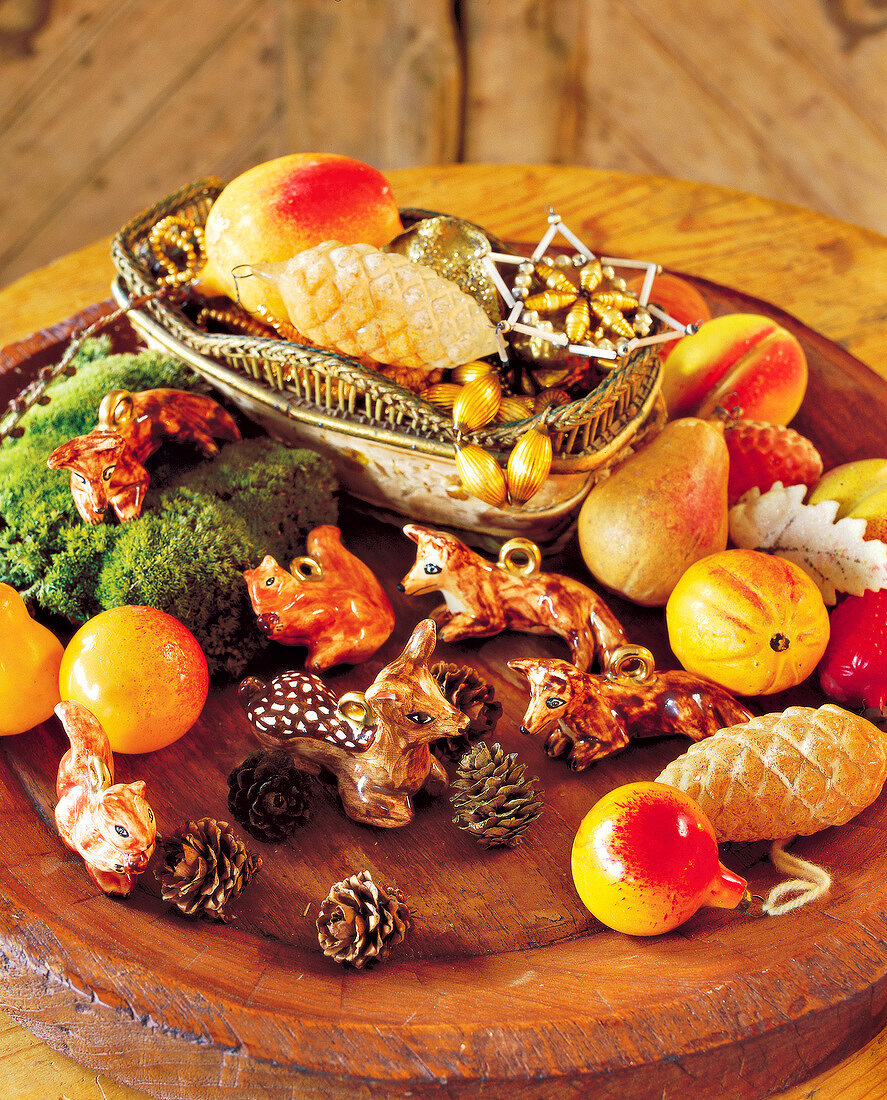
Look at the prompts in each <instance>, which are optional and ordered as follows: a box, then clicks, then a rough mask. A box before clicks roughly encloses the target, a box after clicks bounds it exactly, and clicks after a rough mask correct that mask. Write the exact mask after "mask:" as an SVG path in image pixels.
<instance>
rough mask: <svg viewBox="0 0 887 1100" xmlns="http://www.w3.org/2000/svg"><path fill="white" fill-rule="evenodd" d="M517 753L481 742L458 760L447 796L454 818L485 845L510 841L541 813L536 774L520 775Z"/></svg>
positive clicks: (517, 841) (506, 843)
mask: <svg viewBox="0 0 887 1100" xmlns="http://www.w3.org/2000/svg"><path fill="white" fill-rule="evenodd" d="M524 770H525V765H523V764H518V763H517V753H516V752H512V753H507V754H506V753H505V751H504V750H503V748H502V746H501V745H489V746H488V745H486V744H484V743H483V742H481V743H480V744H479V745H475V747H474V748H473V749H471V750H470V751H469V752H467V753H466V754H465V755H464V756H463V757H462V759H461V761H460V762H459V768H458V771H457V775H456V779H455V780H454V782H453V789H452V794H451V795H450V801H451V802H452V803H453V808H454V809H455V810H456V811H457V813H456V816H455V817H454V818H453V823H454V824H455V825H458V826H459V828H460V829H464V830H465V831H466V832H469V833H471V835H472V836H473V837H474V838H475V840H477V842H478V843H479V844H482V845H483V847H485V848H493V847H499V846H505V845H507V846H510V847H511V846H514V845H515V844H518V843H519V842H520V840H521V839H522V834H523V832H524V830H525V829H527V828H528V827H529V826H530V825H532V824H533V822H534V821H535V820H536V818H537V817H539V815H540V814H541V813H542V806H543V799H542V796H541V794H539V792H538V791H537V790H536V787H535V784H536V783H538V779H537V778H536V777H535V776H534V777H525V776H524Z"/></svg>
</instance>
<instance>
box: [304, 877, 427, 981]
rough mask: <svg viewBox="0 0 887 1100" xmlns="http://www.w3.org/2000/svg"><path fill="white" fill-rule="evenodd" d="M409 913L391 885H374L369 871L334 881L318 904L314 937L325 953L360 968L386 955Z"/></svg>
mask: <svg viewBox="0 0 887 1100" xmlns="http://www.w3.org/2000/svg"><path fill="white" fill-rule="evenodd" d="M411 923H412V917H411V914H410V911H409V909H408V908H407V907H406V905H405V904H404V900H403V894H402V893H401V892H400V890H398V889H397V888H396V887H394V886H377V885H376V884H375V883H374V882H373V880H372V878H371V876H370V873H369V871H361V872H360V874H359V875H352V876H351V877H350V878H346V879H344V880H343V881H342V882H337V883H336V884H335V885H334V886H333V887H332V888H331V890H330V892H329V895H328V896H327V897H326V899H325V900H324V902H323V904H322V905H321V907H320V914H319V916H318V918H317V938H318V940H319V942H320V946H321V947H322V948H323V953H324V955H327V956H328V957H329V958H331V959H335V961H336V962H338V963H343V964H344V963H350V964H351V966H355V967H357V969H358V970H362V969H363V968H364V967H365V966H371V965H373V964H374V963H377V962H382V961H384V960H385V959H387V958H388V956H389V954H390V953H391V948H392V947H393V946H394V945H395V944H396V943H400V941H401V940H402V939H403V938H404V936H405V935H406V933H407V932H408V931H409V928H410V924H411Z"/></svg>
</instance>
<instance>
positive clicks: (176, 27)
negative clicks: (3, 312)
mask: <svg viewBox="0 0 887 1100" xmlns="http://www.w3.org/2000/svg"><path fill="white" fill-rule="evenodd" d="M0 7H2V12H0V145H2V148H3V150H4V154H5V155H4V156H3V158H2V159H0V284H3V283H7V282H9V281H11V280H12V279H15V278H17V277H19V276H21V275H22V274H24V273H26V272H28V271H30V270H31V269H33V268H34V267H35V266H37V265H38V264H43V263H46V262H47V261H49V260H50V259H52V258H53V257H55V256H56V255H58V254H59V253H60V252H68V251H70V250H72V249H74V248H76V247H80V246H82V245H85V244H86V243H87V242H89V241H92V240H94V239H95V238H96V237H99V236H104V235H107V234H109V233H111V232H113V231H114V230H115V229H116V228H117V226H118V225H120V224H122V223H123V222H124V221H126V220H127V219H128V218H129V216H130V214H131V212H132V209H133V207H136V206H147V205H148V204H149V203H150V202H152V201H153V200H154V199H155V197H156V196H157V195H160V194H167V193H170V192H172V191H174V190H176V189H178V188H179V187H180V186H182V185H183V184H184V183H186V182H187V181H188V180H190V179H192V178H197V177H198V176H205V175H210V174H214V175H219V176H222V177H229V176H231V175H233V174H236V173H237V172H239V171H243V170H244V169H246V168H248V167H249V166H250V165H252V164H254V163H256V162H258V161H260V160H264V159H268V158H270V157H272V156H278V155H281V154H283V153H288V152H293V151H296V150H300V149H301V150H312V151H321V152H323V151H327V152H338V153H346V154H348V155H350V156H355V157H358V158H359V159H361V160H365V161H368V162H369V163H371V164H374V165H376V167H378V168H380V169H382V170H384V171H388V170H392V169H399V168H403V167H406V166H410V165H429V164H437V163H449V162H454V161H461V160H465V161H474V162H478V161H497V162H502V163H511V162H513V161H532V162H543V163H565V164H587V165H590V166H592V165H593V166H595V167H598V168H605V169H622V170H627V171H633V172H644V173H649V174H651V175H667V176H672V177H676V178H684V179H691V180H697V181H699V182H705V183H709V184H718V185H721V186H731V187H738V188H741V189H743V190H746V191H750V192H754V193H755V194H760V195H765V196H767V197H769V198H772V199H779V200H782V201H788V202H794V203H801V204H803V205H805V206H812V207H815V208H816V209H819V210H822V211H825V212H828V213H830V214H832V215H833V216H837V217H841V218H844V219H846V220H848V221H851V222H855V223H857V224H860V225H867V226H869V227H871V228H874V229H877V230H879V231H880V232H885V231H887V196H885V190H884V187H883V183H882V181H883V178H884V176H885V171H887V126H885V118H887V111H885V107H887V91H885V89H887V50H885V41H887V19H885V14H884V4H883V0H779V2H778V3H773V2H772V0H707V2H706V3H705V4H703V5H700V4H698V3H694V2H693V0H659V2H658V3H656V4H651V3H649V2H644V0H455V2H454V0H423V2H422V3H421V4H420V3H410V4H404V3H402V2H399V0H224V2H220V0H192V2H191V3H190V4H189V8H188V13H189V14H188V18H187V19H182V18H181V7H180V5H178V4H176V3H174V2H173V0H3V3H2V5H0ZM346 104H347V109H346V106H345V105H346Z"/></svg>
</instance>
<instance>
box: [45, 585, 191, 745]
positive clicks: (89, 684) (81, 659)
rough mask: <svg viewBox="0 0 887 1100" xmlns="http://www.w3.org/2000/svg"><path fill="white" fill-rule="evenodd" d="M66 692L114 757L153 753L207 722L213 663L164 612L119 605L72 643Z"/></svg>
mask: <svg viewBox="0 0 887 1100" xmlns="http://www.w3.org/2000/svg"><path fill="white" fill-rule="evenodd" d="M59 691H60V694H61V697H62V699H74V700H76V701H77V702H78V703H82V704H83V706H85V707H87V708H88V709H89V710H91V711H92V713H93V714H94V715H95V716H96V718H97V719H98V720H99V722H100V723H101V725H102V727H103V728H104V730H105V733H107V735H108V740H109V741H110V743H111V749H112V750H113V751H114V752H122V753H130V752H153V751H154V750H155V749H162V748H164V747H165V746H166V745H169V744H171V743H172V742H173V741H175V740H177V739H178V738H179V737H181V736H182V734H184V733H187V732H188V730H189V729H190V728H191V727H192V726H193V725H194V723H195V722H196V721H197V719H198V718H199V717H200V712H201V711H202V710H203V705H204V703H205V702H206V697H207V694H208V692H209V675H208V673H207V665H206V657H205V656H204V654H203V650H202V649H201V648H200V645H199V643H198V642H197V639H196V638H195V637H194V635H193V634H192V633H191V631H190V630H188V628H187V627H186V626H184V625H183V624H182V623H180V622H179V621H178V619H175V618H173V616H172V615H167V614H166V612H165V611H159V610H157V608H154V607H138V606H132V605H126V606H123V607H113V608H111V609H110V610H108V611H102V612H101V613H100V614H98V615H96V616H95V617H94V618H92V619H89V620H88V621H87V622H86V623H84V624H83V626H82V627H81V628H80V629H79V630H78V631H77V633H76V634H75V635H74V637H73V638H72V639H71V640H70V642H68V645H67V648H66V649H65V652H64V655H63V656H62V662H61V668H60V669H59Z"/></svg>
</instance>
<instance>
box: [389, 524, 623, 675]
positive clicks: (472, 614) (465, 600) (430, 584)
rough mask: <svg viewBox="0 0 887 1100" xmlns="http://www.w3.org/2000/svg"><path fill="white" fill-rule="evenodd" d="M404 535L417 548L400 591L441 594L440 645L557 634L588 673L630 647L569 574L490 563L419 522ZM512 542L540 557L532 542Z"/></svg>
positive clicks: (602, 605)
mask: <svg viewBox="0 0 887 1100" xmlns="http://www.w3.org/2000/svg"><path fill="white" fill-rule="evenodd" d="M403 531H404V534H405V535H407V536H408V538H411V539H412V540H413V542H415V543H416V546H417V547H418V549H417V551H416V562H415V564H414V565H413V568H412V569H411V570H410V571H409V573H407V575H406V576H405V577H404V578H403V580H402V581H401V582H400V584H399V585H398V588H399V589H400V590H401V591H402V592H406V593H407V595H411V596H419V595H425V594H426V593H428V592H442V593H443V595H444V600H445V602H444V604H443V605H442V606H441V607H439V608H437V610H436V611H435V612H434V615H433V617H434V620H435V622H436V623H437V625H438V629H439V631H440V637H441V640H442V641H445V642H455V641H460V640H462V639H464V638H486V637H490V636H491V635H493V634H500V633H501V632H502V631H503V630H518V631H524V632H526V633H528V634H557V635H559V636H560V637H561V638H563V639H564V641H565V642H566V643H567V645H568V646H569V647H570V652H571V654H572V657H573V663H574V664H575V665H576V667H577V668H580V669H588V668H591V666H592V664H593V663H594V660H595V658H596V657H597V658H598V660H599V661H600V663H601V665H603V663H604V661H605V660H606V657H607V655H608V654H610V653H612V652H613V651H614V650H616V649H618V648H619V646H621V645H625V644H626V643H627V642H628V637H627V636H626V633H625V631H624V630H623V628H622V626H621V624H620V622H619V620H618V619H617V618H616V616H615V615H614V614H613V613H612V611H610V609H609V608H608V607H607V605H606V604H605V603H604V601H603V600H602V599H601V598H600V596H598V595H597V594H596V593H594V592H592V591H591V589H590V588H586V586H585V585H584V584H581V583H580V582H579V581H576V580H573V578H572V577H565V576H561V575H560V574H558V573H540V572H539V571H538V569H537V568H535V565H534V563H533V562H532V561H531V562H530V564H529V567H528V568H527V569H525V570H522V571H518V570H517V569H515V568H512V567H510V566H509V562H508V561H507V560H506V556H505V555H504V553H500V556H499V562H489V561H487V560H486V559H485V558H482V557H481V556H480V555H479V554H476V553H475V552H474V551H473V550H470V549H469V548H468V547H467V546H466V545H465V543H464V542H461V541H460V540H459V539H457V538H456V537H455V536H453V535H450V534H446V533H444V532H442V531H431V530H429V529H428V528H426V527H419V526H418V525H417V524H415V523H408V524H406V525H405V526H404V528H403ZM511 541H512V542H518V541H520V542H521V543H522V544H523V547H522V548H524V549H529V550H530V551H535V552H536V554H538V550H537V549H536V547H534V546H533V544H532V543H527V542H526V541H525V540H511ZM508 545H509V544H506V545H505V546H503V548H502V550H503V552H504V551H506V548H507V547H508Z"/></svg>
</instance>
